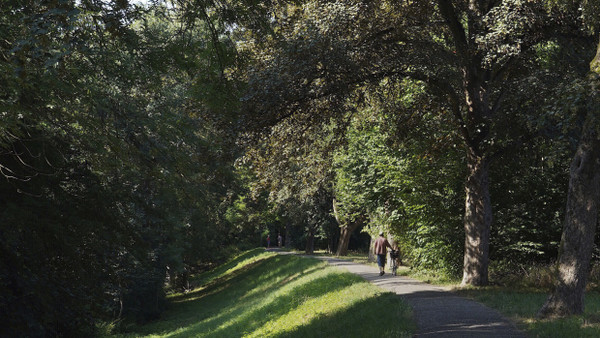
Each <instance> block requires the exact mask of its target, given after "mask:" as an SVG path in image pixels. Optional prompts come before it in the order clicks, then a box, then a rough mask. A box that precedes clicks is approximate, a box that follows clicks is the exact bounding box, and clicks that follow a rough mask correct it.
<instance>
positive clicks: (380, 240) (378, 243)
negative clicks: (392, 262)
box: [373, 231, 392, 276]
mask: <svg viewBox="0 0 600 338" xmlns="http://www.w3.org/2000/svg"><path fill="white" fill-rule="evenodd" d="M373 247H374V249H375V254H376V255H377V265H379V275H380V276H383V275H384V274H385V270H384V267H385V255H386V247H388V248H390V249H391V248H392V246H391V245H390V243H389V242H388V240H387V239H386V238H385V237H383V231H380V232H379V237H377V239H376V240H375V245H373Z"/></svg>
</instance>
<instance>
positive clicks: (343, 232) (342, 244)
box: [335, 221, 360, 256]
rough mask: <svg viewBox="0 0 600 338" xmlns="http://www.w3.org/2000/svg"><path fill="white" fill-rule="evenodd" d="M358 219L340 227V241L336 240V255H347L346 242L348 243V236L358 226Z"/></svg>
mask: <svg viewBox="0 0 600 338" xmlns="http://www.w3.org/2000/svg"><path fill="white" fill-rule="evenodd" d="M359 225H360V222H359V221H356V222H353V223H350V225H344V226H342V227H340V241H339V242H338V247H337V251H336V253H335V255H336V256H347V255H348V244H350V236H352V233H353V232H354V230H356V228H358V226H359Z"/></svg>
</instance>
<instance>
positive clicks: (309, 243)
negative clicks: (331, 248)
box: [304, 228, 315, 255]
mask: <svg viewBox="0 0 600 338" xmlns="http://www.w3.org/2000/svg"><path fill="white" fill-rule="evenodd" d="M304 252H305V253H306V254H307V255H312V254H313V253H314V252H315V233H314V230H313V229H312V228H310V229H309V230H308V234H307V236H306V248H305V249H304Z"/></svg>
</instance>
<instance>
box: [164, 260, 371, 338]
mask: <svg viewBox="0 0 600 338" xmlns="http://www.w3.org/2000/svg"><path fill="white" fill-rule="evenodd" d="M267 262H269V264H266V263H267ZM271 263H272V264H271ZM272 265H274V266H277V268H274V269H270V268H269V267H270V266H272ZM324 267H325V266H324V264H323V263H322V262H320V261H317V260H314V259H303V258H298V257H293V256H291V257H290V256H285V257H284V256H276V257H271V258H269V259H268V260H265V261H264V262H261V263H260V264H257V265H255V266H254V267H253V269H252V270H251V273H250V274H248V275H244V274H240V275H238V276H237V277H236V278H234V279H232V280H231V283H230V284H228V286H227V287H226V288H223V289H222V290H223V291H224V294H225V297H226V299H223V300H222V301H219V300H217V298H218V297H219V295H217V294H215V297H207V298H205V299H202V300H201V302H202V303H210V304H211V307H212V308H214V307H215V305H218V308H219V312H218V313H217V314H213V316H212V317H209V316H206V317H204V319H203V320H199V321H198V319H200V318H198V317H196V322H195V323H192V322H191V321H190V322H189V324H190V325H188V326H186V327H185V328H182V329H181V330H179V331H178V332H177V333H174V334H172V335H169V337H188V336H201V335H203V334H205V335H208V336H216V337H224V336H239V335H241V334H242V333H243V332H253V331H254V330H256V329H258V328H260V327H261V326H263V325H264V324H265V323H266V322H268V321H269V320H271V319H273V318H277V317H279V316H282V315H284V314H286V313H288V312H290V311H292V310H293V309H294V308H296V307H298V306H300V305H301V304H302V303H303V302H304V301H305V300H307V299H311V298H316V297H319V296H321V295H324V294H326V293H328V292H332V291H335V290H338V289H342V288H344V287H347V286H349V285H352V284H354V283H356V282H358V281H361V279H360V278H358V277H356V276H354V275H350V274H328V275H324V276H316V274H317V273H318V272H319V271H321V270H322V269H323V268H324ZM284 288H286V290H285V292H280V291H282V290H283V289H284ZM232 292H233V294H232Z"/></svg>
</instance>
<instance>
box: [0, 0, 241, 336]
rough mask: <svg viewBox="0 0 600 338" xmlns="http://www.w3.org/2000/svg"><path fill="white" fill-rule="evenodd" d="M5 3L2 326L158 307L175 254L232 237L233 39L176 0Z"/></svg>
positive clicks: (208, 255) (22, 328) (218, 247)
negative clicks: (172, 1) (228, 233)
mask: <svg viewBox="0 0 600 338" xmlns="http://www.w3.org/2000/svg"><path fill="white" fill-rule="evenodd" d="M5 5H6V6H5ZM0 12H1V15H0V20H1V24H0V30H1V31H2V33H3V39H2V41H1V42H0V69H1V70H2V71H1V72H0V77H1V78H2V80H3V83H6V86H4V85H3V86H2V88H0V107H1V110H2V114H4V115H6V119H4V118H3V119H2V120H1V122H0V174H1V175H2V176H1V177H2V178H3V179H2V181H1V182H0V191H1V192H2V194H1V195H2V198H0V204H1V206H2V208H0V209H1V210H2V211H1V212H0V220H1V221H2V222H1V224H2V228H1V229H0V231H1V233H2V236H0V237H1V240H0V251H1V252H2V256H1V258H0V288H1V289H2V295H3V296H2V298H1V299H0V305H1V306H0V308H2V310H0V311H2V312H1V314H0V315H1V317H2V318H3V319H6V325H4V326H3V327H2V328H1V329H0V330H2V331H1V333H0V334H2V335H7V336H19V335H32V336H44V335H54V336H61V335H64V336H88V335H93V334H94V332H93V331H94V330H95V327H96V324H97V323H98V322H100V321H112V320H121V319H123V318H126V320H139V321H143V320H148V319H152V318H156V317H157V316H158V315H159V314H160V313H161V312H162V310H164V306H165V298H164V296H165V288H164V286H165V276H166V273H167V270H168V271H169V272H171V273H173V274H178V273H181V274H183V272H184V271H183V268H184V267H188V268H190V267H192V268H196V267H198V266H200V267H202V266H210V264H211V263H214V262H215V261H218V260H219V259H221V258H222V254H223V253H224V252H225V250H224V249H223V248H222V247H223V245H224V244H227V242H226V241H222V237H220V236H221V233H220V232H225V231H222V230H223V227H226V226H227V224H226V223H225V222H223V219H224V217H223V211H224V210H222V209H220V206H221V205H222V202H223V200H226V198H227V191H226V190H227V189H228V187H229V186H228V184H229V183H230V182H232V180H231V179H230V176H229V174H230V171H229V168H230V164H231V161H232V158H233V157H232V156H231V155H232V152H233V150H234V149H235V147H233V146H232V144H231V142H232V139H234V138H233V137H231V135H232V134H233V128H231V127H226V126H228V125H231V123H230V122H231V116H230V115H233V116H235V114H230V113H232V112H233V113H234V112H235V103H236V102H237V91H236V90H235V85H236V83H234V82H233V81H229V80H228V79H226V78H224V77H223V73H224V71H225V68H226V67H228V65H230V64H231V62H233V59H234V57H233V56H234V54H233V53H231V50H232V47H233V46H232V44H228V43H227V39H224V40H226V41H221V40H219V41H216V40H214V39H212V35H211V34H210V33H209V31H208V30H206V29H204V26H203V25H200V24H199V22H197V21H194V22H190V21H186V22H185V23H186V24H189V25H186V24H184V21H183V20H182V19H181V17H178V16H177V14H180V13H181V12H179V11H176V10H175V9H174V8H173V7H155V8H154V10H149V9H147V8H141V7H137V6H133V5H131V6H130V5H129V4H128V2H127V1H116V2H110V3H109V2H105V1H83V2H73V1H59V2H35V1H33V2H29V1H26V2H3V5H2V6H1V9H0ZM206 20H207V19H206V18H204V19H203V20H200V22H201V23H204V24H207V23H206ZM215 20H216V19H215ZM195 24H198V26H195ZM221 38H222V37H221ZM207 41H211V42H212V44H211V43H207ZM215 45H218V47H215ZM215 48H219V49H220V52H219V53H218V54H219V56H218V57H217V56H216V52H215V51H214V49H215ZM216 59H219V61H220V62H216V61H215V60H216ZM225 89H227V90H225ZM214 93H219V94H221V95H220V96H219V105H218V109H217V105H216V104H215V101H214V100H213V99H214V98H215V97H216V95H214ZM232 98H235V99H232ZM231 102H233V103H234V104H228V103H231ZM3 117H4V116H3ZM200 249H205V250H206V251H202V250H200ZM9 311H10V312H9Z"/></svg>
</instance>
